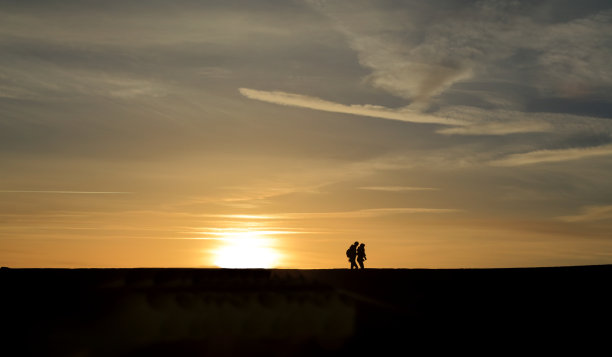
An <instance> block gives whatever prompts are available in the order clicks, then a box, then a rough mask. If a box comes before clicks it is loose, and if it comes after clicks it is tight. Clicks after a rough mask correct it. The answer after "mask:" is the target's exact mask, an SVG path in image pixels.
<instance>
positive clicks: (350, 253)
mask: <svg viewBox="0 0 612 357" xmlns="http://www.w3.org/2000/svg"><path fill="white" fill-rule="evenodd" d="M358 245H359V242H355V243H353V244H352V245H351V246H350V247H349V248H348V249H347V250H346V256H347V257H348V258H349V259H348V261H349V262H351V269H353V268H355V269H358V267H357V263H355V258H357V246H358Z"/></svg>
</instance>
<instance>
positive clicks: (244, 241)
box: [212, 232, 281, 268]
mask: <svg viewBox="0 0 612 357" xmlns="http://www.w3.org/2000/svg"><path fill="white" fill-rule="evenodd" d="M220 235H222V236H223V238H222V239H221V240H220V241H221V244H220V246H219V247H218V248H216V249H215V250H213V252H212V253H213V264H214V265H216V266H218V267H220V268H274V267H276V266H278V263H279V261H280V258H281V254H280V253H279V252H278V250H277V249H276V248H275V240H273V239H271V238H269V237H266V236H264V235H263V233H262V232H225V233H224V234H220Z"/></svg>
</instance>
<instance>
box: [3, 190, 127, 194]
mask: <svg viewBox="0 0 612 357" xmlns="http://www.w3.org/2000/svg"><path fill="white" fill-rule="evenodd" d="M0 193H51V194H68V195H121V194H130V193H133V192H113V191H35V190H0Z"/></svg>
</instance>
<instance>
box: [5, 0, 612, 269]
mask: <svg viewBox="0 0 612 357" xmlns="http://www.w3.org/2000/svg"><path fill="white" fill-rule="evenodd" d="M0 23H1V24H2V26H0V265H2V266H9V267H16V268H17V267H65V268H83V267H84V268H88V267H195V268H197V267H229V268H237V267H274V268H304V269H306V268H316V269H318V268H344V267H348V266H349V264H348V262H347V261H346V257H345V250H346V248H347V247H348V246H349V245H350V244H351V243H352V242H353V241H359V242H364V243H365V244H366V253H367V258H368V260H367V261H366V267H370V268H491V267H533V266H560V265H563V266H565V265H589V264H610V263H612V236H611V234H610V233H611V232H612V180H611V178H612V96H611V95H610V93H612V5H611V4H610V2H609V1H605V0H602V1H594V0H583V1H579V2H577V1H570V0H530V1H472V0H460V1H459V0H433V1H417V0H414V1H410V0H406V1H390V0H376V1H366V0H337V1H335V0H330V1H325V0H289V1H288V0H262V1H247V0H242V1H240V0H237V1H234V0H223V1H221V0H219V1H215V0H203V1H195V0H193V1H190V0H174V1H162V0H153V1H146V2H143V1H126V0H121V1H115V0H109V1H83V0H81V1H76V0H75V1H71V0H57V1H56V0H44V1H43V0H39V1H35V0H32V1H18V0H14V1H10V0H0Z"/></svg>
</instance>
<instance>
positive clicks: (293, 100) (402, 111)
mask: <svg viewBox="0 0 612 357" xmlns="http://www.w3.org/2000/svg"><path fill="white" fill-rule="evenodd" d="M239 91H240V94H242V95H243V96H245V97H247V98H250V99H255V100H260V101H262V102H268V103H274V104H279V105H286V106H291V107H299V108H308V109H314V110H321V111H325V112H332V113H343V114H353V115H360V116H367V117H373V118H381V119H389V120H399V121H405V122H409V123H426V124H443V125H466V124H467V123H468V121H465V120H457V119H452V118H442V117H436V116H432V115H426V114H421V113H419V112H417V111H414V110H411V109H409V108H407V107H404V108H399V109H392V108H386V107H382V106H378V105H368V104H366V105H344V104H340V103H335V102H330V101H327V100H323V99H320V98H316V97H309V96H305V95H300V94H293V93H285V92H279V91H261V90H255V89H249V88H240V89H239Z"/></svg>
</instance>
